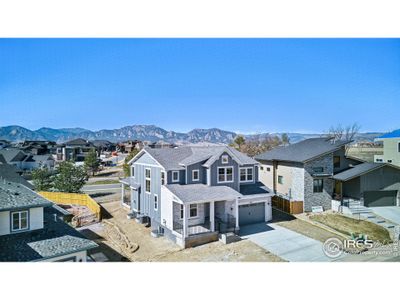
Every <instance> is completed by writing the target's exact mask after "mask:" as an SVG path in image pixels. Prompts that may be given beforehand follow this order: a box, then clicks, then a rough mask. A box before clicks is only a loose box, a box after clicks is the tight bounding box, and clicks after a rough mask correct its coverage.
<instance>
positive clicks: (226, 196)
mask: <svg viewBox="0 0 400 300" xmlns="http://www.w3.org/2000/svg"><path fill="white" fill-rule="evenodd" d="M166 188H167V189H169V190H170V191H171V192H172V193H173V194H174V195H175V196H177V197H178V198H179V199H180V200H181V201H182V202H184V203H191V202H201V201H208V200H209V201H217V200H234V199H236V198H237V197H241V196H242V194H240V193H239V192H237V191H235V190H234V189H232V188H230V187H228V186H223V185H221V186H208V185H205V184H186V185H180V184H169V185H166Z"/></svg>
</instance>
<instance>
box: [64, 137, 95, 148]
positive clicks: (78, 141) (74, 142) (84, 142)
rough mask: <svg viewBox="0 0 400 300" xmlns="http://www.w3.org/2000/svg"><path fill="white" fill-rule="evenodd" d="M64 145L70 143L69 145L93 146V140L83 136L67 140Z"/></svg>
mask: <svg viewBox="0 0 400 300" xmlns="http://www.w3.org/2000/svg"><path fill="white" fill-rule="evenodd" d="M64 145H68V146H93V144H92V142H90V141H87V140H85V139H82V138H78V139H74V140H70V141H68V142H65V143H64Z"/></svg>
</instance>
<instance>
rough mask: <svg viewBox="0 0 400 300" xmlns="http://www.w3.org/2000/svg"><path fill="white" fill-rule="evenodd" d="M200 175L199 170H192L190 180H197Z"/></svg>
mask: <svg viewBox="0 0 400 300" xmlns="http://www.w3.org/2000/svg"><path fill="white" fill-rule="evenodd" d="M199 180H200V176H199V170H193V171H192V181H199Z"/></svg>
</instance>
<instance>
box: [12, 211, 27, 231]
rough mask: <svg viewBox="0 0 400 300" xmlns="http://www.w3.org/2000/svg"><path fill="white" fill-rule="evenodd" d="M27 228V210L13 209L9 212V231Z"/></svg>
mask: <svg viewBox="0 0 400 300" xmlns="http://www.w3.org/2000/svg"><path fill="white" fill-rule="evenodd" d="M26 229H28V211H27V210H23V211H14V212H12V213H11V231H20V230H26Z"/></svg>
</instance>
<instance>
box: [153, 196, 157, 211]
mask: <svg viewBox="0 0 400 300" xmlns="http://www.w3.org/2000/svg"><path fill="white" fill-rule="evenodd" d="M154 210H158V195H154Z"/></svg>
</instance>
